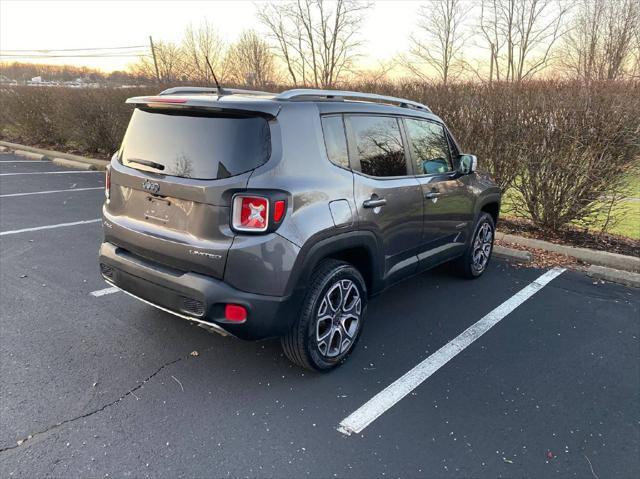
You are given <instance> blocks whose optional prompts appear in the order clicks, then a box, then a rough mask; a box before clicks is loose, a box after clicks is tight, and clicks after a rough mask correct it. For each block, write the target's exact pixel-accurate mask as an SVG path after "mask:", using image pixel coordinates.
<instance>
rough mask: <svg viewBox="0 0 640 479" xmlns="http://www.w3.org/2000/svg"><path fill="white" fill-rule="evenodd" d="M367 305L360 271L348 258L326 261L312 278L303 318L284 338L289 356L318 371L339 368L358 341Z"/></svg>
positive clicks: (299, 319)
mask: <svg viewBox="0 0 640 479" xmlns="http://www.w3.org/2000/svg"><path fill="white" fill-rule="evenodd" d="M366 307H367V289H366V284H365V282H364V279H363V278H362V275H361V274H360V273H359V272H358V270H357V269H356V268H354V267H353V266H352V265H350V264H349V263H346V262H344V261H337V260H333V259H330V260H325V261H323V262H322V263H320V265H319V266H318V267H317V268H316V270H315V271H314V273H313V275H312V277H311V281H310V285H309V289H308V290H307V294H306V297H305V300H304V303H303V305H302V309H301V311H300V317H299V318H298V319H297V321H296V322H295V324H294V325H293V327H292V328H291V330H290V331H289V332H288V333H287V335H286V336H284V337H283V338H281V343H282V348H283V350H284V353H285V355H286V356H287V357H288V358H289V359H290V360H291V361H292V362H294V363H296V364H298V365H299V366H302V367H304V368H307V369H311V370H314V371H328V370H330V369H333V368H335V367H336V366H338V365H340V364H341V363H342V362H343V361H344V360H345V359H346V358H347V356H348V355H349V354H350V353H351V351H353V348H354V347H355V345H356V343H357V342H358V339H359V337H360V333H361V332H362V323H363V320H364V315H365V312H366Z"/></svg>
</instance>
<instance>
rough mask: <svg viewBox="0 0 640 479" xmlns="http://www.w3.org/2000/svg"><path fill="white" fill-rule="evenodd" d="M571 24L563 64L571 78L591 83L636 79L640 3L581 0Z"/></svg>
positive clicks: (620, 0) (617, 0)
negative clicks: (628, 76)
mask: <svg viewBox="0 0 640 479" xmlns="http://www.w3.org/2000/svg"><path fill="white" fill-rule="evenodd" d="M571 23H572V24H571V27H572V28H571V30H570V31H569V32H568V33H567V36H566V38H565V40H564V42H563V55H562V62H561V64H562V66H563V67H564V68H565V70H566V71H567V72H568V73H569V75H570V76H574V77H576V78H578V79H580V80H583V81H585V82H589V81H591V80H616V79H619V78H621V77H623V76H624V75H625V74H627V73H628V74H629V75H633V70H634V67H635V64H634V47H635V48H636V49H637V45H634V42H635V43H637V41H638V40H637V35H638V33H637V30H638V28H639V27H638V24H639V23H640V3H639V2H638V0H580V3H579V4H578V7H577V10H576V12H575V15H574V17H573V19H572V22H571ZM635 62H637V59H635Z"/></svg>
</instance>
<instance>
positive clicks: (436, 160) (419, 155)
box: [405, 119, 451, 175]
mask: <svg viewBox="0 0 640 479" xmlns="http://www.w3.org/2000/svg"><path fill="white" fill-rule="evenodd" d="M405 125H406V127H407V136H408V137H409V144H410V145H411V151H412V153H413V158H414V161H415V162H416V174H418V175H433V174H436V173H445V172H447V171H451V154H450V153H449V143H448V141H447V136H446V134H445V131H444V127H443V126H442V125H439V124H437V123H433V122H431V121H425V120H410V119H405Z"/></svg>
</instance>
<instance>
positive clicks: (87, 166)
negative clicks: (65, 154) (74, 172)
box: [51, 158, 98, 171]
mask: <svg viewBox="0 0 640 479" xmlns="http://www.w3.org/2000/svg"><path fill="white" fill-rule="evenodd" d="M51 162H52V163H53V164H54V165H58V166H64V167H66V168H75V169H78V170H88V171H96V170H97V169H98V167H97V166H96V165H93V164H91V163H83V162H81V161H76V160H67V159H65V158H54V159H53V160H52V161H51Z"/></svg>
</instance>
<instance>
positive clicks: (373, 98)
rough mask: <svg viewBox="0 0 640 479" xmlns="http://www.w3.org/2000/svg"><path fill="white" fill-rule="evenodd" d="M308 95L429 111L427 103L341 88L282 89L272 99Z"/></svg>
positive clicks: (296, 98)
mask: <svg viewBox="0 0 640 479" xmlns="http://www.w3.org/2000/svg"><path fill="white" fill-rule="evenodd" d="M308 97H311V98H313V97H321V98H326V99H328V100H340V101H342V100H344V99H354V100H364V101H370V102H379V103H391V104H398V105H399V106H400V107H402V108H415V109H417V110H424V111H428V112H431V110H430V109H429V107H428V106H427V105H423V104H422V103H418V102H415V101H411V100H406V99H404V98H396V97H394V96H386V95H378V94H376V93H360V92H356V91H342V90H316V89H311V88H297V89H294V90H287V91H283V92H282V93H280V94H278V95H277V96H276V97H274V100H298V99H304V98H308Z"/></svg>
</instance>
